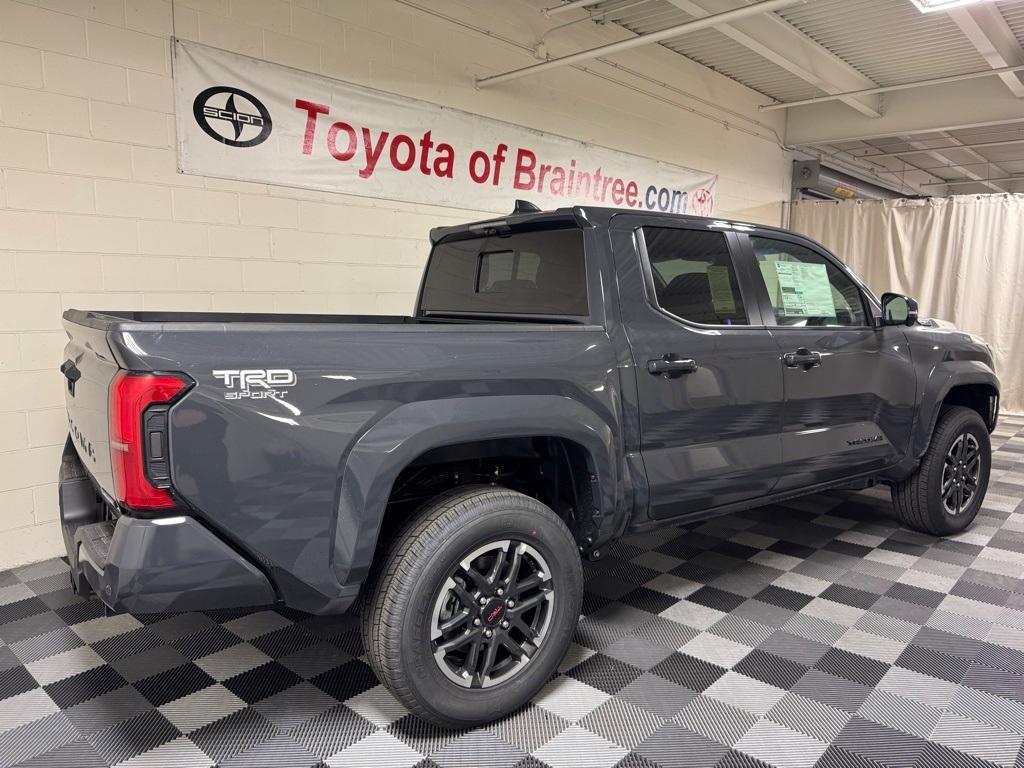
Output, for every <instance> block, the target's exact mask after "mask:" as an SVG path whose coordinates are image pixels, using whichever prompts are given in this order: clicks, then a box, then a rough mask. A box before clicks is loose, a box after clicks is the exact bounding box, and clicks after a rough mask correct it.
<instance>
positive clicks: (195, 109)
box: [192, 85, 273, 147]
mask: <svg viewBox="0 0 1024 768" xmlns="http://www.w3.org/2000/svg"><path fill="white" fill-rule="evenodd" d="M192 115H193V116H194V117H195V119H196V122H197V123H199V127H200V128H202V129H203V131H204V132H205V133H206V135H207V136H210V137H211V138H213V139H216V140H217V141H219V142H221V143H222V144H227V145H228V146H229V147H255V146H256V145H257V144H262V143H263V142H264V141H266V140H267V137H268V136H270V130H271V127H272V126H273V121H272V120H271V119H270V112H268V111H267V108H266V107H265V106H263V102H261V101H260V100H259V99H257V98H256V97H255V96H253V95H252V94H251V93H246V92H245V91H243V90H241V89H240V88H231V87H230V86H227V85H215V86H213V87H212V88H207V89H206V90H205V91H202V92H200V94H199V95H198V96H196V100H195V101H193V102H192Z"/></svg>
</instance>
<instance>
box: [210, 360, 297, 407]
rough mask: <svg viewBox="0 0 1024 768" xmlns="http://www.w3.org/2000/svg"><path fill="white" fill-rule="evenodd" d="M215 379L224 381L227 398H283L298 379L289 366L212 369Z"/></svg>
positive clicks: (225, 396) (225, 397)
mask: <svg viewBox="0 0 1024 768" xmlns="http://www.w3.org/2000/svg"><path fill="white" fill-rule="evenodd" d="M212 373H213V377H214V378H215V379H220V380H221V381H223V382H224V386H225V387H226V388H227V390H228V391H227V392H225V393H224V399H225V400H269V399H271V398H273V399H281V398H283V397H284V396H285V395H287V394H288V390H287V389H282V387H291V386H293V385H294V384H295V382H296V381H297V380H298V379H297V377H296V376H295V372H294V371H290V370H288V369H287V368H270V369H250V370H220V371H212Z"/></svg>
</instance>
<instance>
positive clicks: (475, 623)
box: [473, 619, 480, 627]
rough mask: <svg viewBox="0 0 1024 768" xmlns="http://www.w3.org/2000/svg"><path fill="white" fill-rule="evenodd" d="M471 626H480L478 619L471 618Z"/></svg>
mask: <svg viewBox="0 0 1024 768" xmlns="http://www.w3.org/2000/svg"><path fill="white" fill-rule="evenodd" d="M473 626H474V627H479V626H480V619H473Z"/></svg>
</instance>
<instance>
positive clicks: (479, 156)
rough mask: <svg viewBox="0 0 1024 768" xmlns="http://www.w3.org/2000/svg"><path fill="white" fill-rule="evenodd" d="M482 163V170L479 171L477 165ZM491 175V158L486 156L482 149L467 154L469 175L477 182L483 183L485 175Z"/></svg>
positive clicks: (485, 178) (485, 179)
mask: <svg viewBox="0 0 1024 768" xmlns="http://www.w3.org/2000/svg"><path fill="white" fill-rule="evenodd" d="M481 162H482V163H483V166H484V167H483V171H479V170H478V169H477V166H478V165H479V164H480V163H481ZM490 175H491V158H490V157H488V156H487V153H486V152H484V151H482V150H479V149H478V150H476V151H475V152H474V153H473V154H472V155H470V156H469V177H470V178H471V179H472V180H473V181H475V182H476V183H477V184H483V183H484V182H485V181H487V177H488V176H490Z"/></svg>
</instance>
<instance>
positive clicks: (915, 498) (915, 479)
mask: <svg viewBox="0 0 1024 768" xmlns="http://www.w3.org/2000/svg"><path fill="white" fill-rule="evenodd" d="M974 420H978V421H981V417H980V416H979V415H978V414H977V412H976V411H973V410H971V409H970V408H965V407H963V406H957V405H954V406H947V407H945V408H944V409H943V410H942V412H941V413H940V414H939V418H938V420H937V421H936V424H935V431H934V432H933V433H932V438H931V441H930V442H929V443H928V450H926V451H925V454H924V456H923V457H922V459H921V463H920V464H919V465H918V468H917V469H916V470H915V471H914V473H913V474H912V475H911V476H910V477H908V478H906V479H905V480H902V481H900V482H898V483H895V484H894V485H893V486H892V502H893V506H894V507H895V509H896V514H897V516H898V517H899V519H900V521H901V522H902V523H904V524H905V525H907V526H909V527H910V528H913V529H914V530H917V531H922V532H924V533H930V534H932V535H934V536H944V535H947V534H949V533H950V532H951V531H949V530H947V529H945V528H943V527H942V526H939V525H938V524H937V523H936V521H935V516H934V515H933V514H932V511H931V509H930V500H933V496H932V487H931V482H932V478H931V474H932V473H931V472H930V471H929V470H930V469H931V467H932V466H933V464H934V463H935V462H936V461H939V462H943V461H945V447H944V446H946V444H947V443H948V441H949V440H950V439H951V438H952V437H954V436H955V435H956V434H957V433H958V432H960V431H962V430H963V429H964V427H965V426H966V425H967V423H968V422H970V421H974ZM982 423H984V422H982ZM940 477H941V474H940ZM984 490H985V489H982V491H981V492H982V493H984ZM940 503H941V502H940ZM968 524H969V523H968Z"/></svg>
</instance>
